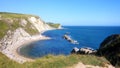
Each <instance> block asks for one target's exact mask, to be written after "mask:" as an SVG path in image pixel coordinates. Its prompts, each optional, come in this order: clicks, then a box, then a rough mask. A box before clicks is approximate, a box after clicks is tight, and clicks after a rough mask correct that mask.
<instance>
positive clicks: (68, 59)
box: [0, 53, 109, 68]
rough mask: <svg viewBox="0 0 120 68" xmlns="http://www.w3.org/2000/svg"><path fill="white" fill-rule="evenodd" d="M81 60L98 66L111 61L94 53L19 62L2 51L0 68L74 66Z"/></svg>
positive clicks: (63, 67)
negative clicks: (93, 54)
mask: <svg viewBox="0 0 120 68" xmlns="http://www.w3.org/2000/svg"><path fill="white" fill-rule="evenodd" d="M80 61H81V62H83V63H84V64H89V65H97V66H104V65H105V63H109V62H108V61H107V60H106V59H104V58H103V57H96V56H92V55H70V56H63V55H59V56H52V55H48V56H45V57H43V58H39V59H36V61H34V62H26V63H24V64H19V63H17V62H14V61H12V60H10V59H8V58H7V57H6V56H5V55H3V54H1V53H0V68H65V67H67V66H72V65H74V64H76V63H78V62H80Z"/></svg>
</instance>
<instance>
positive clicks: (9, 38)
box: [0, 28, 31, 51]
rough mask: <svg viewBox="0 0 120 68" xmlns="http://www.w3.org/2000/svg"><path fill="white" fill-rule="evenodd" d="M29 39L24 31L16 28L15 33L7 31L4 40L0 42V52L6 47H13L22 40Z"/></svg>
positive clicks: (28, 35)
mask: <svg viewBox="0 0 120 68" xmlns="http://www.w3.org/2000/svg"><path fill="white" fill-rule="evenodd" d="M25 37H26V38H27V37H31V36H30V34H28V33H27V32H26V31H25V30H23V29H22V28H18V29H16V30H15V31H11V30H9V31H8V32H7V34H6V35H5V36H4V38H3V39H2V40H1V41H0V44H1V48H0V50H1V51H2V50H5V49H6V48H7V46H11V45H14V44H15V43H16V42H17V41H19V40H21V39H23V38H25Z"/></svg>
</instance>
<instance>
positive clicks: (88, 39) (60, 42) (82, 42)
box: [19, 26, 120, 59]
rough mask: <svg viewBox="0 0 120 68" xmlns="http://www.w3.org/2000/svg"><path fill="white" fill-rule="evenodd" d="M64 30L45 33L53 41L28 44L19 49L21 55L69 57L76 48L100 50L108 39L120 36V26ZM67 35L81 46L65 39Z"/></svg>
mask: <svg viewBox="0 0 120 68" xmlns="http://www.w3.org/2000/svg"><path fill="white" fill-rule="evenodd" d="M63 28H64V29H57V30H49V31H46V32H44V33H43V34H42V35H44V36H47V37H50V38H51V39H49V40H39V41H36V42H33V43H30V44H27V45H25V46H23V47H21V48H20V49H19V54H21V55H23V56H25V57H29V58H33V59H35V58H40V57H43V56H47V55H51V54H52V55H65V56H67V55H70V54H71V51H72V49H73V48H74V47H77V48H82V47H90V48H93V49H98V48H99V46H100V44H101V42H102V41H104V39H105V38H106V37H108V36H110V35H113V34H120V26H63ZM66 33H67V34H68V35H69V37H71V39H73V40H76V41H77V42H78V43H79V44H73V43H71V42H69V41H67V40H66V39H64V38H63V36H64V35H65V34H66Z"/></svg>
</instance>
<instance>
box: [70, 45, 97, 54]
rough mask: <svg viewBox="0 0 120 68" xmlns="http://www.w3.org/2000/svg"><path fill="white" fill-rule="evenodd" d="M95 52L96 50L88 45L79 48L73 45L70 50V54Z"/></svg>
mask: <svg viewBox="0 0 120 68" xmlns="http://www.w3.org/2000/svg"><path fill="white" fill-rule="evenodd" d="M96 52H97V50H94V49H92V48H89V47H86V48H80V49H78V48H77V47H74V48H73V50H72V51H71V53H72V54H85V55H90V54H96Z"/></svg>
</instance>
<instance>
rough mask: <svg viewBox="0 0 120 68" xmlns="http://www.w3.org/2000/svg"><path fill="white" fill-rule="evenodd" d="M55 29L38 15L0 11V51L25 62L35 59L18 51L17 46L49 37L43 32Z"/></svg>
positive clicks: (11, 57) (17, 60)
mask: <svg viewBox="0 0 120 68" xmlns="http://www.w3.org/2000/svg"><path fill="white" fill-rule="evenodd" d="M51 29H54V28H53V27H50V26H49V25H48V24H46V23H45V22H44V21H42V20H41V19H40V17H38V16H34V15H25V14H17V13H6V12H1V13H0V34H1V35H0V52H2V53H3V54H5V55H6V56H7V57H8V58H10V59H12V60H14V61H16V62H19V63H24V62H26V61H33V60H32V59H29V58H25V57H23V56H21V55H19V54H18V53H17V51H16V50H17V48H18V47H20V46H22V45H24V44H28V43H30V42H33V41H37V40H45V39H49V37H45V36H42V35H41V33H42V32H44V31H46V30H51Z"/></svg>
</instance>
